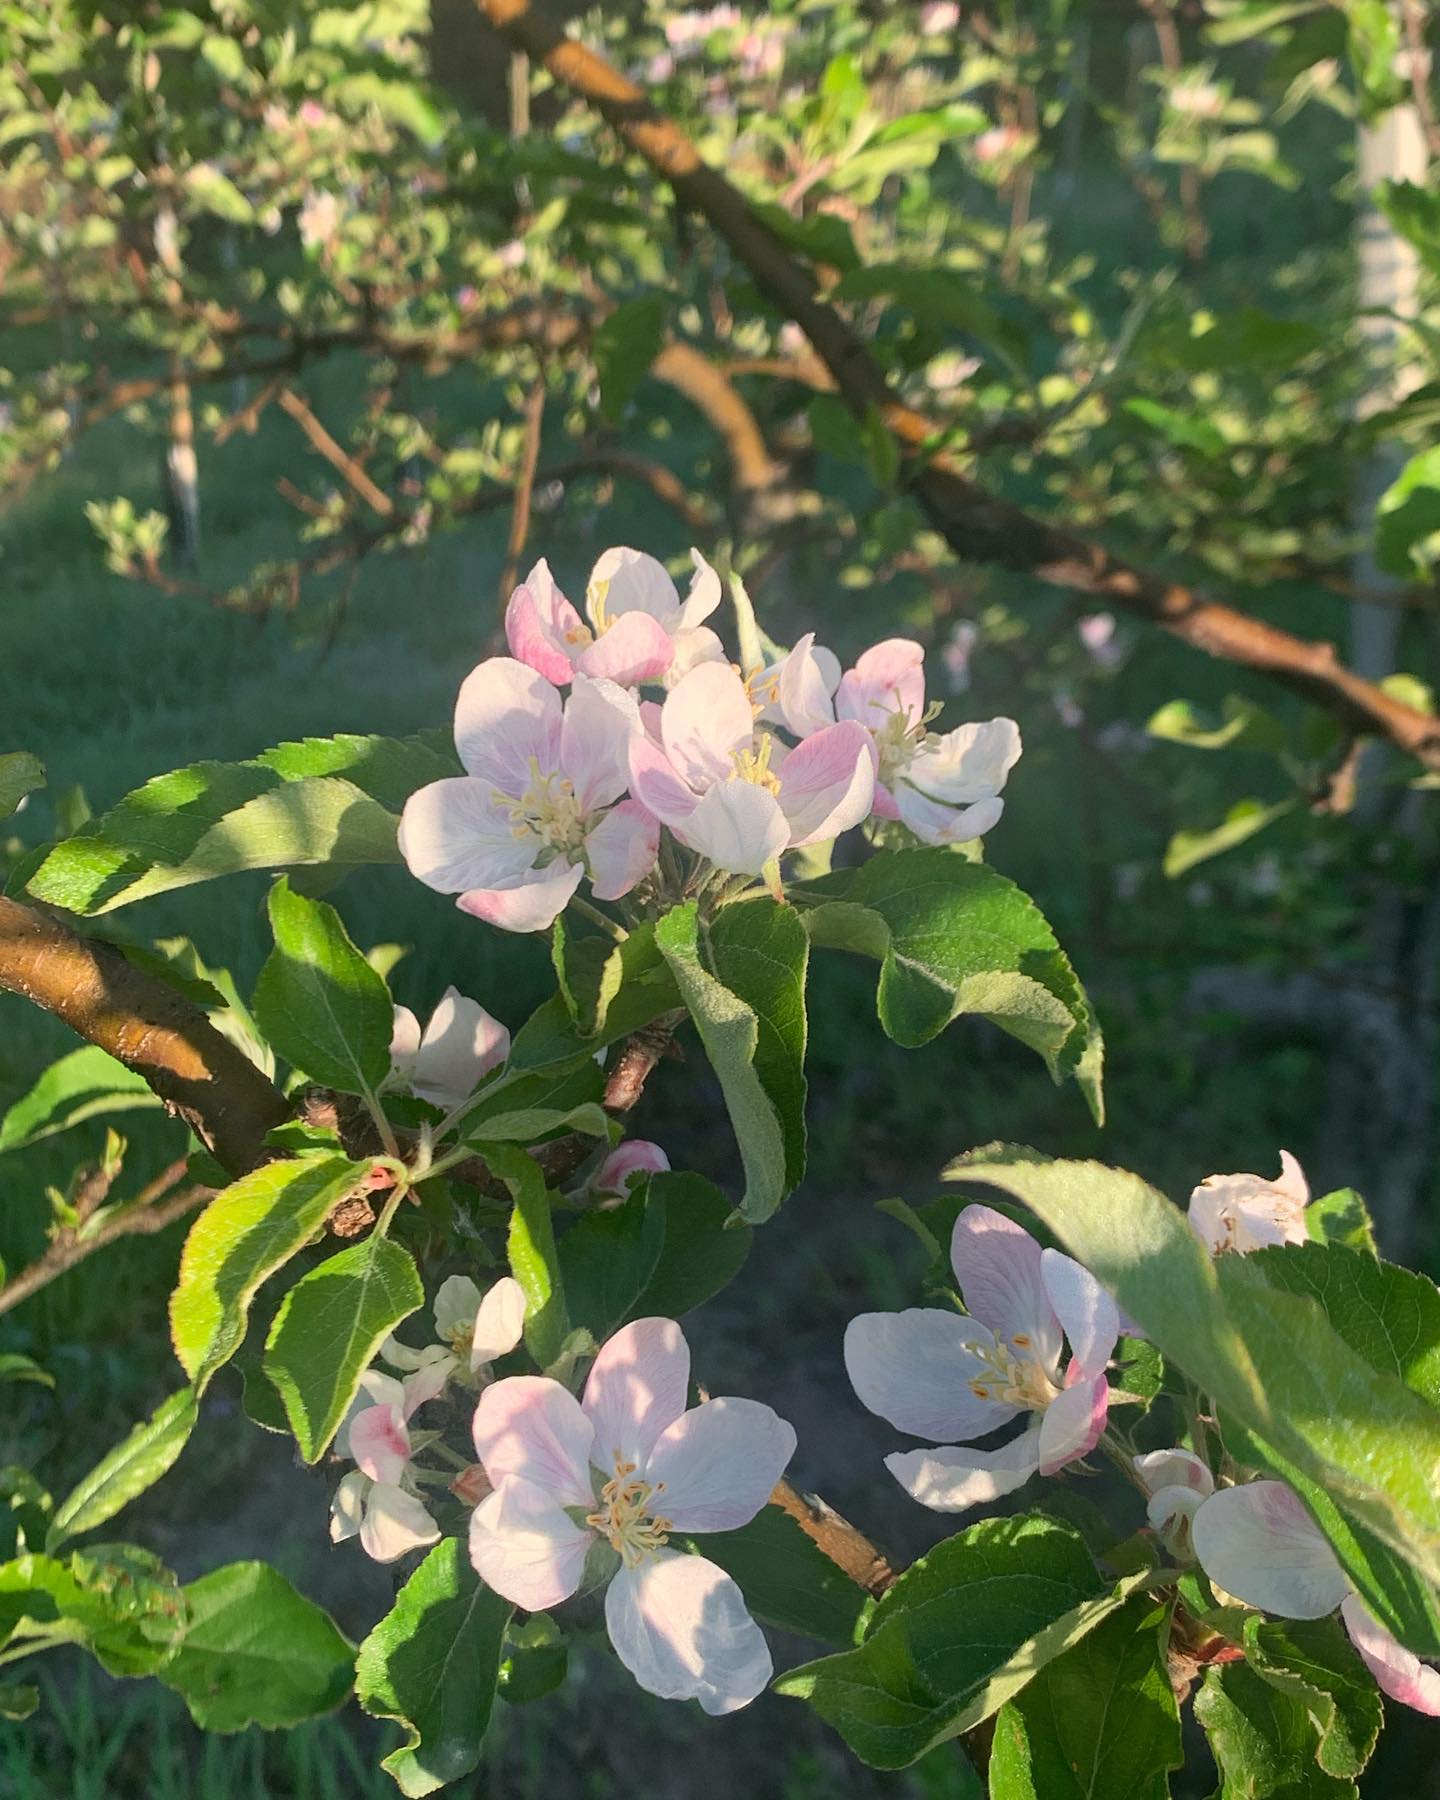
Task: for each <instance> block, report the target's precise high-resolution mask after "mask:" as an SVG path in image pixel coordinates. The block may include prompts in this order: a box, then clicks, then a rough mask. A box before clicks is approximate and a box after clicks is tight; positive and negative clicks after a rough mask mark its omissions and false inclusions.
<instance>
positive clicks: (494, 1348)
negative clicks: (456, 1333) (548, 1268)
mask: <svg viewBox="0 0 1440 1800" xmlns="http://www.w3.org/2000/svg"><path fill="white" fill-rule="evenodd" d="M524 1331H525V1293H524V1290H523V1289H522V1288H521V1286H520V1283H519V1282H518V1281H516V1280H515V1278H514V1276H513V1275H502V1276H501V1277H500V1279H499V1281H497V1282H496V1283H495V1285H494V1287H492V1288H491V1289H490V1291H489V1293H487V1294H486V1296H485V1298H484V1299H483V1300H482V1301H481V1302H480V1309H479V1311H478V1312H477V1313H476V1314H475V1335H474V1337H473V1338H472V1339H471V1343H470V1367H471V1368H472V1369H475V1368H478V1367H479V1366H480V1364H481V1363H489V1362H494V1360H495V1358H496V1357H497V1356H508V1355H509V1354H510V1352H511V1351H512V1350H513V1349H514V1348H515V1346H516V1345H517V1344H518V1343H519V1342H520V1339H521V1337H522V1336H523V1335H524Z"/></svg>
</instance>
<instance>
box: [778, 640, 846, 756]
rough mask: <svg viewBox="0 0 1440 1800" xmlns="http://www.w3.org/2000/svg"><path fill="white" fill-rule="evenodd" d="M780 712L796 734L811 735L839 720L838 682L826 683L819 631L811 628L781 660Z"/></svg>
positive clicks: (798, 735)
mask: <svg viewBox="0 0 1440 1800" xmlns="http://www.w3.org/2000/svg"><path fill="white" fill-rule="evenodd" d="M776 680H777V683H778V690H777V691H778V697H779V701H780V715H781V718H782V719H783V720H784V722H785V724H786V725H787V726H788V727H789V728H790V730H791V731H793V732H794V733H795V735H796V737H801V738H804V737H809V736H810V734H811V732H812V731H823V730H824V729H825V728H826V726H827V725H833V724H834V723H835V703H834V701H833V700H832V699H831V698H830V696H831V694H832V693H833V692H834V684H833V683H831V684H829V685H827V684H826V680H825V668H824V665H823V664H822V663H821V661H820V658H819V656H818V655H817V654H816V651H815V633H814V632H813V631H807V632H806V633H805V635H804V637H802V638H800V639H799V640H798V641H797V642H796V645H795V648H794V649H793V650H792V651H791V652H790V654H789V655H788V656H787V657H786V658H785V659H784V660H783V661H782V662H781V664H780V668H779V672H778V675H777V677H776Z"/></svg>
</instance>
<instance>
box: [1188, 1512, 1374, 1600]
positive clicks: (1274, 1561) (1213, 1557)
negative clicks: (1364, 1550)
mask: <svg viewBox="0 0 1440 1800" xmlns="http://www.w3.org/2000/svg"><path fill="white" fill-rule="evenodd" d="M1191 1533H1192V1536H1193V1539H1194V1544H1195V1554H1196V1556H1197V1557H1198V1558H1199V1561H1200V1566H1201V1568H1202V1569H1204V1571H1205V1573H1206V1575H1208V1576H1209V1578H1210V1580H1211V1581H1213V1582H1215V1583H1216V1584H1217V1585H1218V1586H1219V1587H1222V1588H1224V1590H1225V1592H1226V1593H1227V1594H1233V1595H1234V1596H1235V1598H1236V1599H1237V1600H1243V1601H1245V1602H1246V1604H1247V1605H1249V1606H1258V1607H1261V1608H1262V1609H1263V1610H1264V1611H1265V1612H1273V1613H1278V1614H1279V1615H1280V1616H1281V1617H1282V1618H1286V1619H1320V1618H1323V1617H1324V1616H1325V1614H1326V1613H1330V1612H1334V1610H1335V1608H1336V1607H1337V1606H1338V1605H1339V1604H1340V1602H1341V1601H1342V1600H1343V1599H1344V1598H1345V1596H1346V1594H1348V1593H1349V1592H1350V1578H1349V1576H1348V1575H1347V1574H1346V1573H1345V1571H1344V1570H1343V1569H1342V1568H1341V1567H1340V1564H1339V1562H1338V1561H1337V1560H1336V1556H1335V1552H1334V1551H1333V1550H1332V1549H1331V1548H1330V1545H1329V1544H1328V1543H1327V1541H1326V1539H1325V1537H1324V1535H1323V1534H1322V1532H1321V1530H1320V1527H1319V1526H1318V1525H1316V1523H1315V1522H1314V1520H1313V1519H1312V1518H1311V1517H1310V1515H1309V1513H1308V1512H1306V1510H1305V1508H1304V1505H1303V1504H1302V1503H1301V1501H1300V1500H1299V1498H1298V1497H1297V1496H1296V1495H1295V1494H1294V1493H1293V1492H1292V1490H1291V1489H1290V1488H1288V1487H1286V1485H1285V1483H1284V1482H1283V1481H1252V1482H1249V1483H1247V1484H1246V1486H1244V1487H1232V1488H1221V1490H1220V1492H1219V1493H1218V1494H1212V1495H1211V1496H1210V1498H1209V1499H1208V1500H1205V1501H1202V1502H1201V1505H1200V1507H1199V1509H1198V1510H1197V1512H1196V1514H1195V1518H1194V1521H1193V1523H1192V1525H1191Z"/></svg>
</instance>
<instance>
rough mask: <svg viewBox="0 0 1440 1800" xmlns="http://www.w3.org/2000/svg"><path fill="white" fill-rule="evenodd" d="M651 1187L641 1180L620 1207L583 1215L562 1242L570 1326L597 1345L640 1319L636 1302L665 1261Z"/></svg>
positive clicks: (659, 1210) (660, 1212) (659, 1211)
mask: <svg viewBox="0 0 1440 1800" xmlns="http://www.w3.org/2000/svg"><path fill="white" fill-rule="evenodd" d="M648 1189H649V1184H648V1183H644V1182H642V1183H641V1184H640V1186H639V1188H638V1189H637V1191H636V1192H634V1193H632V1194H631V1195H630V1196H629V1198H628V1199H626V1200H624V1201H623V1202H621V1204H620V1205H618V1206H606V1207H597V1208H596V1209H594V1210H593V1211H591V1212H587V1213H583V1214H582V1215H581V1216H580V1218H578V1219H576V1220H575V1222H574V1223H573V1224H572V1225H571V1226H570V1228H569V1229H568V1230H567V1231H566V1232H565V1234H564V1236H563V1237H562V1238H561V1239H560V1243H559V1249H558V1255H559V1258H560V1271H561V1274H562V1276H563V1278H564V1283H565V1302H566V1307H567V1309H568V1311H569V1315H570V1323H571V1324H572V1326H573V1325H583V1326H584V1327H585V1328H586V1330H587V1331H589V1332H590V1334H591V1336H592V1337H593V1338H594V1339H595V1341H596V1343H597V1344H598V1343H603V1342H604V1341H605V1339H606V1338H607V1337H609V1335H610V1334H611V1332H612V1331H614V1330H616V1329H617V1327H619V1326H620V1325H622V1324H624V1322H625V1320H626V1319H628V1318H631V1317H634V1316H635V1312H634V1308H635V1302H636V1300H638V1299H639V1297H640V1294H641V1291H642V1290H643V1289H644V1286H645V1284H646V1282H647V1281H648V1280H649V1279H650V1277H651V1275H652V1274H653V1273H654V1269H655V1264H656V1263H657V1262H658V1261H659V1259H660V1246H661V1245H662V1243H663V1242H664V1240H665V1209H664V1206H663V1204H661V1205H658V1206H652V1205H651V1204H650V1199H649V1192H648ZM726 1210H727V1211H728V1210H729V1209H728V1207H727V1209H726ZM672 1316H673V1315H672Z"/></svg>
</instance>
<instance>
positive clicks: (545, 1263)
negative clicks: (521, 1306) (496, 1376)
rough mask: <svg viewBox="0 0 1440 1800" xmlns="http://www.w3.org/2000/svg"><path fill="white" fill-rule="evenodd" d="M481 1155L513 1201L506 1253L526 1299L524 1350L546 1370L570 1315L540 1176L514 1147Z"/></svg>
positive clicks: (493, 1148)
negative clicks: (507, 1190) (508, 1191)
mask: <svg viewBox="0 0 1440 1800" xmlns="http://www.w3.org/2000/svg"><path fill="white" fill-rule="evenodd" d="M485 1157H486V1160H487V1161H488V1162H489V1164H490V1167H491V1168H492V1169H493V1170H494V1171H495V1173H496V1174H497V1175H498V1176H499V1177H500V1179H501V1180H502V1181H503V1182H504V1183H505V1185H506V1187H508V1188H509V1190H510V1198H511V1200H512V1201H513V1203H514V1211H513V1212H512V1213H511V1215H510V1236H509V1242H508V1244H507V1251H508V1254H509V1258H510V1272H511V1274H512V1275H513V1276H514V1277H515V1279H516V1280H517V1281H518V1282H519V1283H520V1286H521V1289H522V1290H523V1292H524V1295H525V1346H526V1348H527V1349H528V1350H529V1352H530V1354H531V1355H532V1356H533V1357H534V1358H535V1360H536V1362H537V1363H539V1365H540V1367H541V1368H542V1369H544V1368H548V1367H549V1365H550V1364H551V1363H552V1362H554V1360H555V1358H556V1357H557V1356H559V1354H560V1350H561V1347H562V1345H563V1344H564V1342H565V1340H566V1338H567V1337H569V1335H570V1315H569V1313H568V1311H567V1310H566V1306H565V1283H564V1279H563V1277H562V1275H561V1273H560V1257H559V1254H558V1252H557V1251H556V1248H555V1228H554V1226H553V1224H552V1223H551V1219H550V1196H549V1194H548V1193H547V1192H546V1191H545V1177H544V1176H543V1175H542V1174H541V1173H540V1170H539V1168H538V1167H537V1166H536V1164H535V1162H534V1160H533V1159H532V1158H531V1157H529V1156H527V1155H526V1154H525V1152H524V1151H523V1150H519V1149H517V1148H516V1147H515V1145H513V1144H495V1145H487V1146H486V1149H485Z"/></svg>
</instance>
